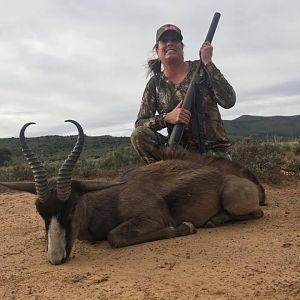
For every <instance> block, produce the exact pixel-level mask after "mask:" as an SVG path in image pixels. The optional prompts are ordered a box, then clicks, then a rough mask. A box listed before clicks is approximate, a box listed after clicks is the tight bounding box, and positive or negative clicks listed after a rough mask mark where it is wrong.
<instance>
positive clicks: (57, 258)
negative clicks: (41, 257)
mask: <svg viewBox="0 0 300 300" xmlns="http://www.w3.org/2000/svg"><path fill="white" fill-rule="evenodd" d="M66 245H67V242H66V231H65V229H63V228H61V226H60V224H59V222H58V220H57V218H56V217H52V219H51V222H50V225H49V230H48V253H47V257H48V260H49V262H50V263H52V264H54V265H57V264H60V263H61V262H62V260H63V259H64V258H65V257H66Z"/></svg>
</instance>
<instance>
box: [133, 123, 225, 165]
mask: <svg viewBox="0 0 300 300" xmlns="http://www.w3.org/2000/svg"><path fill="white" fill-rule="evenodd" d="M131 143H132V145H133V147H134V149H135V150H136V151H137V153H138V154H139V156H140V157H141V158H142V159H143V161H144V162H145V163H146V164H151V163H153V162H156V161H159V160H161V159H162V156H161V149H162V147H166V145H167V143H168V138H167V137H166V136H164V135H162V134H160V133H159V132H157V131H155V130H153V129H152V128H150V127H144V126H138V127H137V128H136V129H135V130H134V131H133V133H132V135H131ZM185 147H186V148H187V149H188V150H189V151H191V152H195V153H198V152H199V151H198V147H197V145H192V144H189V145H186V146H185ZM205 154H207V155H210V156H216V157H221V158H225V159H230V160H231V156H230V154H229V152H228V151H227V149H226V148H224V149H211V150H208V151H207V152H206V153H205Z"/></svg>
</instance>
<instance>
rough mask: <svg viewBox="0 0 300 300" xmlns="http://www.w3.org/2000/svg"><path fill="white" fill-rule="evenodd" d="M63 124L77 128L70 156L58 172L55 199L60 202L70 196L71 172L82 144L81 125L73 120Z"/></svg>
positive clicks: (82, 133)
mask: <svg viewBox="0 0 300 300" xmlns="http://www.w3.org/2000/svg"><path fill="white" fill-rule="evenodd" d="M65 122H71V123H73V124H74V125H75V126H76V127H77V129H78V138H77V142H76V144H75V147H74V148H73V150H72V152H71V154H70V155H69V156H68V158H67V159H66V160H65V162H64V163H63V165H62V166H61V168H60V169H59V171H58V178H57V197H58V199H59V200H61V201H66V200H68V198H69V196H70V194H71V175H72V171H73V169H74V167H75V165H76V162H77V160H78V158H79V156H80V153H81V151H82V149H83V144H84V132H83V129H82V127H81V125H80V124H79V123H77V122H76V121H74V120H66V121H65Z"/></svg>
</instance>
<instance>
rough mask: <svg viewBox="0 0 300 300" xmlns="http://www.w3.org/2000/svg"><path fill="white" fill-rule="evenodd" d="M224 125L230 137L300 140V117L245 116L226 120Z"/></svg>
mask: <svg viewBox="0 0 300 300" xmlns="http://www.w3.org/2000/svg"><path fill="white" fill-rule="evenodd" d="M224 125H225V128H226V130H227V132H228V134H229V135H230V136H239V137H245V136H249V135H251V136H257V137H260V138H270V137H273V136H277V137H279V136H280V137H288V138H300V115H297V116H274V117H260V116H250V115H243V116H241V117H239V118H237V119H234V120H225V121H224Z"/></svg>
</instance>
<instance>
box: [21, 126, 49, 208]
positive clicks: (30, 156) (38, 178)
mask: <svg viewBox="0 0 300 300" xmlns="http://www.w3.org/2000/svg"><path fill="white" fill-rule="evenodd" d="M31 124H35V123H34V122H29V123H26V124H25V125H24V126H23V127H22V128H21V130H20V135H19V138H20V143H21V147H22V152H23V154H24V156H25V158H26V160H27V162H28V163H29V165H30V168H31V170H32V173H33V177H34V183H35V188H36V193H37V196H38V198H39V200H40V201H41V202H45V201H46V200H47V199H48V197H49V190H48V179H47V171H46V169H45V168H44V166H43V165H42V163H41V161H40V160H39V159H38V158H37V156H36V155H35V154H34V153H33V151H32V150H31V148H30V147H29V146H28V144H27V142H26V138H25V135H24V132H25V129H26V128H27V127H28V126H29V125H31Z"/></svg>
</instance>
